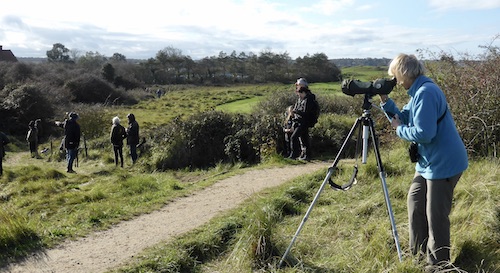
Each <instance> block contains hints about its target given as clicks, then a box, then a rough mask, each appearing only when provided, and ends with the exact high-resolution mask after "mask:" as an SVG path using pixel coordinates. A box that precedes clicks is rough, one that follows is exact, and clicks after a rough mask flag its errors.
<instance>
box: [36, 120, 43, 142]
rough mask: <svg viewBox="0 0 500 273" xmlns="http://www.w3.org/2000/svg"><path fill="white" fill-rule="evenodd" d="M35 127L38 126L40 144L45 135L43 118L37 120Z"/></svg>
mask: <svg viewBox="0 0 500 273" xmlns="http://www.w3.org/2000/svg"><path fill="white" fill-rule="evenodd" d="M35 128H36V131H37V133H38V144H40V143H41V142H42V140H43V136H44V132H43V127H42V120H41V119H39V118H38V119H36V120H35Z"/></svg>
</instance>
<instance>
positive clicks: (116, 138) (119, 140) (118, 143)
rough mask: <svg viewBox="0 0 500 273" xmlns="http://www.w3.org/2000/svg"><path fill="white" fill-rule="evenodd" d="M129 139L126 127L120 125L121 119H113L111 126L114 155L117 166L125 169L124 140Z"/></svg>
mask: <svg viewBox="0 0 500 273" xmlns="http://www.w3.org/2000/svg"><path fill="white" fill-rule="evenodd" d="M125 138H127V132H126V131H125V127H123V126H122V125H121V124H120V118H118V117H114V118H113V125H112V126H111V134H110V139H111V144H113V153H114V155H115V165H116V166H118V162H120V166H121V167H122V168H123V140H124V139H125Z"/></svg>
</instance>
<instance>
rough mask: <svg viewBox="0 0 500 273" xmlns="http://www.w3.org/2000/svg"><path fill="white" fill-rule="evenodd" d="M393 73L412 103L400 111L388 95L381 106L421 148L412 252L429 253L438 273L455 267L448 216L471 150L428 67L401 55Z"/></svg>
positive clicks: (412, 208)
mask: <svg viewBox="0 0 500 273" xmlns="http://www.w3.org/2000/svg"><path fill="white" fill-rule="evenodd" d="M388 73H389V75H391V76H394V77H395V78H396V80H397V82H398V83H399V84H401V85H402V86H403V87H404V88H405V89H406V90H408V91H407V93H408V95H409V97H410V99H409V101H408V103H407V104H406V105H405V106H403V108H402V109H401V110H399V109H398V108H397V106H396V104H395V103H394V101H393V100H391V99H390V98H389V97H388V95H380V100H381V106H382V108H383V109H384V111H386V112H390V113H395V114H396V115H395V116H394V117H393V118H392V119H391V125H392V127H393V128H395V129H396V135H397V136H398V137H400V138H401V139H403V140H406V141H409V142H415V143H416V147H417V149H418V154H416V155H417V159H416V160H417V162H416V164H415V175H414V177H413V181H412V183H411V185H410V188H409V191H408V198H407V203H408V221H409V233H410V234H409V235H410V236H409V238H410V248H411V251H412V254H414V255H425V257H426V258H427V263H428V265H427V267H426V271H427V272H437V271H438V270H442V269H443V268H446V267H451V261H450V248H451V246H450V220H449V215H450V212H451V206H452V199H453V191H454V189H455V186H456V185H457V182H458V181H459V179H460V177H461V175H462V173H463V172H464V171H465V170H466V169H467V167H468V156H467V151H466V149H465V146H464V144H463V142H462V139H461V138H460V135H459V134H458V131H457V128H456V125H455V121H454V120H453V117H452V115H451V113H450V111H449V109H448V103H447V101H446V97H445V94H444V93H443V91H441V89H440V88H439V87H438V86H437V85H436V84H435V83H434V82H433V81H432V80H431V79H430V78H428V77H426V76H425V75H424V73H425V67H424V65H423V63H421V62H420V61H419V60H417V58H416V57H415V56H414V55H407V54H399V55H398V56H397V57H396V58H395V59H394V60H392V62H391V63H390V65H389V70H388ZM412 161H413V160H412Z"/></svg>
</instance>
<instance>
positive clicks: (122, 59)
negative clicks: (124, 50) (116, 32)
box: [109, 53, 127, 62]
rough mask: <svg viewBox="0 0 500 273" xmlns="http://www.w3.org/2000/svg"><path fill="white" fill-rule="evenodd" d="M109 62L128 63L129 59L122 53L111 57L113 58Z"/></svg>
mask: <svg viewBox="0 0 500 273" xmlns="http://www.w3.org/2000/svg"><path fill="white" fill-rule="evenodd" d="M109 60H110V61H112V62H126V61H127V57H125V55H123V54H120V53H114V54H113V56H111V58H109Z"/></svg>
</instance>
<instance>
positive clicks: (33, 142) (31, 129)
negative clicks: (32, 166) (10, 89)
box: [26, 121, 40, 158]
mask: <svg viewBox="0 0 500 273" xmlns="http://www.w3.org/2000/svg"><path fill="white" fill-rule="evenodd" d="M26 141H27V142H28V146H29V147H30V155H31V157H32V158H40V156H39V155H38V130H37V128H36V127H35V122H34V121H30V122H29V124H28V134H27V135H26Z"/></svg>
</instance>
